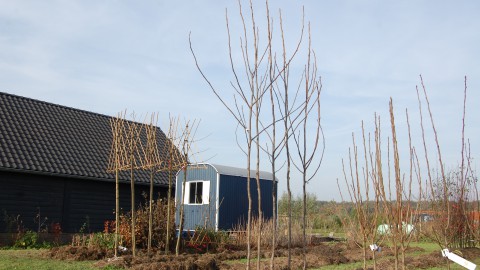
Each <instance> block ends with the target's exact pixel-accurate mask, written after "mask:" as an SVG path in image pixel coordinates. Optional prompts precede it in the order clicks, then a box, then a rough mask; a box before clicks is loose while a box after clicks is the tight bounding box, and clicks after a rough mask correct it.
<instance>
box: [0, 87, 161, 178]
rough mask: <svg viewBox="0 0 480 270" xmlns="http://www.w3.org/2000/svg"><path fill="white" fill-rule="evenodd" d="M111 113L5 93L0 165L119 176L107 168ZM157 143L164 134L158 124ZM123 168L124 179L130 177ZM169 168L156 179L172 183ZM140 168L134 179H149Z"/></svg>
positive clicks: (0, 108)
mask: <svg viewBox="0 0 480 270" xmlns="http://www.w3.org/2000/svg"><path fill="white" fill-rule="evenodd" d="M111 119H112V117H109V116H106V115H101V114H97V113H93V112H87V111H83V110H79V109H74V108H70V107H65V106H61V105H56V104H52V103H47V102H43V101H39V100H34V99H30V98H25V97H20V96H16V95H12V94H7V93H2V92H0V170H19V171H23V172H35V173H45V174H54V175H59V176H64V177H76V178H78V177H86V178H90V179H93V180H105V181H115V175H114V174H113V173H107V172H106V170H107V166H108V158H109V155H110V147H111V140H112V134H111V128H110V120H111ZM158 131H159V133H158V134H159V136H158V145H159V147H160V148H162V146H163V145H164V143H165V140H166V137H165V134H164V133H163V132H162V131H161V130H160V128H158ZM129 176H130V174H129V173H121V174H120V179H121V181H129V179H130V178H129ZM167 176H168V175H167V173H165V172H162V173H157V174H156V179H155V183H156V184H158V185H168V178H167ZM149 179H150V178H149V174H148V172H146V171H138V172H137V173H136V175H135V181H136V182H138V183H149V181H150V180H149Z"/></svg>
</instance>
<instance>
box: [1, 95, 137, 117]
mask: <svg viewBox="0 0 480 270" xmlns="http://www.w3.org/2000/svg"><path fill="white" fill-rule="evenodd" d="M0 95H5V96H10V97H14V98H19V99H24V100H29V101H33V102H36V103H42V104H46V105H49V106H55V107H59V108H63V109H68V110H73V111H78V112H83V113H87V114H95V115H98V116H102V117H107V118H115V117H116V116H111V115H107V114H102V113H98V112H92V111H87V110H85V109H80V108H75V107H69V106H66V105H61V104H58V103H53V102H49V101H45V100H40V99H36V98H31V97H25V96H20V95H16V94H12V93H7V92H1V91H0ZM128 121H131V120H128ZM133 122H135V121H133Z"/></svg>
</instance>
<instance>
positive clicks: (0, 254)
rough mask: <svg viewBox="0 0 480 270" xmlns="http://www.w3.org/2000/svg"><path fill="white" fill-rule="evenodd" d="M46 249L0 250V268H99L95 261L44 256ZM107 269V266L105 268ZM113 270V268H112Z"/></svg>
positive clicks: (47, 269)
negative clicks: (66, 259)
mask: <svg viewBox="0 0 480 270" xmlns="http://www.w3.org/2000/svg"><path fill="white" fill-rule="evenodd" d="M45 252H46V250H42V249H40V250H37V249H27V250H23V249H22V250H13V249H9V250H0V270H7V269H8V270H10V269H16V270H27V269H28V270H29V269H36V270H99V269H101V268H98V267H95V266H93V264H94V263H95V261H60V260H54V259H49V258H47V257H45V256H44V254H45ZM106 269H109V268H106ZM110 269H112V268H110ZM112 270H113V269H112Z"/></svg>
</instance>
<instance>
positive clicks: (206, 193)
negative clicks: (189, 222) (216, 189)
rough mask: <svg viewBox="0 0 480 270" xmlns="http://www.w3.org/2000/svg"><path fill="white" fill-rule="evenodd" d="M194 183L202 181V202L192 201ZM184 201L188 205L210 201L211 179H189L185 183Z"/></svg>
mask: <svg viewBox="0 0 480 270" xmlns="http://www.w3.org/2000/svg"><path fill="white" fill-rule="evenodd" d="M192 183H202V202H201V203H190V186H191V184H192ZM183 203H184V204H186V205H204V204H209V203H210V181H202V180H194V181H188V182H187V183H186V185H185V194H184V196H183Z"/></svg>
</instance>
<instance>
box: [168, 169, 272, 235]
mask: <svg viewBox="0 0 480 270" xmlns="http://www.w3.org/2000/svg"><path fill="white" fill-rule="evenodd" d="M255 173H256V172H255V171H254V170H252V171H251V175H250V179H251V181H250V191H251V196H252V217H257V216H258V195H257V194H258V193H257V181H256V179H255ZM183 179H184V171H183V170H180V171H179V172H178V173H177V177H176V189H175V201H176V204H177V209H176V213H175V220H176V221H177V225H178V224H179V223H180V222H179V218H180V202H181V199H182V190H183V187H182V183H183ZM274 185H275V191H276V190H277V188H276V185H277V181H273V175H272V174H271V173H269V172H260V190H261V191H260V192H261V196H262V214H263V217H264V219H270V218H272V217H273V201H272V189H273V188H274ZM275 195H276V194H275ZM183 202H184V213H185V215H184V226H183V229H184V230H194V229H195V228H196V227H207V228H212V229H215V230H216V231H218V230H232V229H234V228H235V226H236V225H238V224H239V223H242V224H246V223H247V217H248V195H247V170H246V169H241V168H235V167H229V166H223V165H214V164H206V163H203V164H192V165H189V166H188V167H187V177H186V185H185V196H183Z"/></svg>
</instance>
